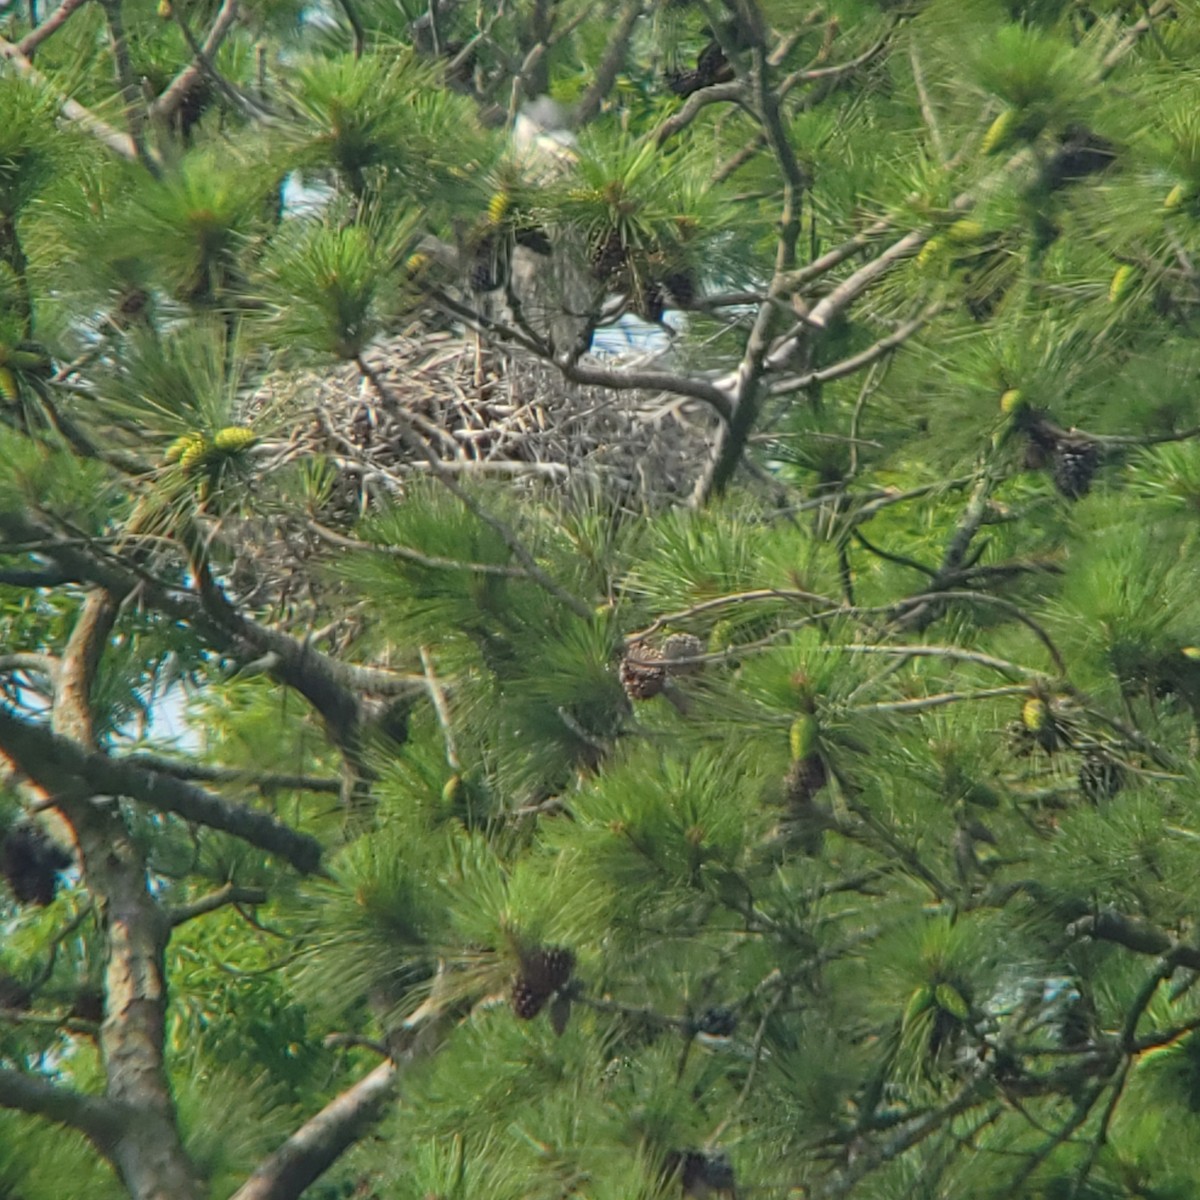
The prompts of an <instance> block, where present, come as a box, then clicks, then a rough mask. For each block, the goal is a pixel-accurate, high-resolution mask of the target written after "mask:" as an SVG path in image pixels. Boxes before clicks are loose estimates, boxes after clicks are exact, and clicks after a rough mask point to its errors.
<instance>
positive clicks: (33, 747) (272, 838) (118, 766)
mask: <svg viewBox="0 0 1200 1200" xmlns="http://www.w3.org/2000/svg"><path fill="white" fill-rule="evenodd" d="M0 746H2V747H3V748H4V750H5V752H6V753H7V754H8V755H9V756H10V757H11V758H12V759H13V761H14V762H15V763H16V764H17V765H18V766H19V767H20V769H21V770H22V771H24V773H25V774H26V775H28V776H29V778H30V779H32V780H34V781H35V782H36V783H37V784H38V785H39V786H40V787H42V788H44V789H45V790H46V791H47V792H50V793H51V794H58V793H63V794H65V795H74V796H91V795H97V794H99V795H109V796H128V797H130V798H131V799H133V800H137V801H140V802H141V803H143V804H147V805H149V806H150V807H151V808H155V809H158V810H159V811H160V812H172V813H175V814H176V815H178V816H181V817H183V818H184V819H185V820H187V821H195V822H196V823H197V824H199V825H206V826H208V827H209V828H212V829H220V830H222V831H224V832H225V833H229V834H232V835H233V836H234V837H238V838H241V839H242V840H243V841H246V842H249V843H250V844H251V845H252V846H257V847H258V848H259V849H261V850H266V851H268V852H269V853H271V854H275V855H277V856H278V857H280V858H282V859H284V860H285V861H286V862H289V863H291V865H292V866H294V867H295V868H296V870H298V871H301V872H304V873H305V874H308V873H311V872H313V871H315V870H317V869H318V868H319V866H320V863H321V843H320V842H319V841H317V839H316V838H313V837H309V836H308V835H307V834H303V833H297V832H296V831H295V830H293V829H291V828H289V827H288V826H287V825H285V824H284V823H283V822H282V821H279V820H277V819H276V818H275V817H273V816H271V815H270V814H269V813H264V812H259V811H258V810H256V809H252V808H247V807H245V806H243V805H240V804H233V803H231V802H229V801H227V800H222V799H221V798H220V797H217V796H214V795H212V794H211V793H209V792H206V791H203V790H202V789H200V788H198V787H195V786H194V785H192V784H190V783H187V782H185V781H184V780H181V779H173V778H171V777H170V776H168V775H164V774H162V773H161V772H157V771H151V770H147V769H146V768H145V767H139V766H136V765H133V764H131V763H128V762H122V761H121V760H120V759H115V758H111V757H110V756H109V755H107V754H103V753H100V752H98V751H87V750H85V749H83V748H82V747H81V746H79V745H78V744H77V743H76V742H75V741H73V740H72V739H71V738H68V737H63V736H61V735H60V734H57V733H53V732H51V731H50V730H49V729H46V728H45V727H44V726H40V725H35V724H32V723H31V722H27V721H23V720H21V719H20V718H19V717H17V716H16V715H15V714H13V713H12V712H11V710H9V709H6V708H0Z"/></svg>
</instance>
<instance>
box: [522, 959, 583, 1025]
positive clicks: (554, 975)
mask: <svg viewBox="0 0 1200 1200" xmlns="http://www.w3.org/2000/svg"><path fill="white" fill-rule="evenodd" d="M574 969H575V955H574V954H573V953H572V952H571V951H570V950H568V949H567V948H566V947H565V946H540V947H539V948H538V949H536V950H531V951H527V952H524V953H522V954H521V967H520V970H519V971H518V972H517V976H516V978H515V979H514V980H513V985H512V1010H513V1012H514V1013H515V1014H516V1015H517V1016H518V1017H519V1018H520V1019H521V1020H522V1021H531V1020H532V1019H533V1018H534V1017H536V1016H537V1015H538V1013H540V1012H541V1011H542V1009H543V1008H544V1007H545V1006H546V1001H547V1000H549V999H550V997H551V996H553V995H554V993H555V992H557V991H558V990H559V989H560V988H563V987H565V986H566V985H567V984H568V983H569V982H570V980H571V972H572V971H574ZM564 1028H565V1024H564Z"/></svg>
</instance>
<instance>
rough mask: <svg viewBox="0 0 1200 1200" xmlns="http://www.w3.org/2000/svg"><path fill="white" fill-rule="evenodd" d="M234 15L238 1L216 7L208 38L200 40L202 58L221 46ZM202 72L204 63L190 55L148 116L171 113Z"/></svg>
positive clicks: (181, 101) (232, 23) (162, 117)
mask: <svg viewBox="0 0 1200 1200" xmlns="http://www.w3.org/2000/svg"><path fill="white" fill-rule="evenodd" d="M237 18H238V0H225V2H224V3H223V4H222V5H221V7H220V8H219V9H218V10H217V15H216V17H215V18H214V20H213V24H212V28H211V29H210V30H209V31H208V37H206V38H205V39H204V47H203V49H204V57H206V58H208V59H209V60H210V61H211V59H212V57H213V55H215V54H216V52H217V51H218V50H219V49H220V48H221V43H222V42H223V41H224V40H225V36H226V34H228V33H229V31H230V30H231V29H232V28H233V25H234V22H235V21H236V20H237ZM203 71H204V63H203V61H202V59H201V58H200V57H196V58H194V59H193V60H192V61H191V62H190V63H189V64H188V65H187V66H186V67H184V69H183V70H182V71H180V72H179V74H178V75H176V76H175V78H174V79H172V80H171V82H170V83H169V84H167V86H166V87H165V88H164V89H163V92H162V95H160V96H159V97H158V99H157V100H155V101H154V103H153V104H152V105H151V106H150V116H151V117H153V118H154V119H155V120H162V119H164V118H166V117H170V116H172V115H174V113H175V110H176V109H177V108H178V107H179V106H180V105H181V104H182V103H183V101H184V98H185V97H186V96H187V94H188V92H190V91H191V90H192V88H193V87H195V85H196V83H197V81H198V80H199V78H200V76H201V74H202V73H203Z"/></svg>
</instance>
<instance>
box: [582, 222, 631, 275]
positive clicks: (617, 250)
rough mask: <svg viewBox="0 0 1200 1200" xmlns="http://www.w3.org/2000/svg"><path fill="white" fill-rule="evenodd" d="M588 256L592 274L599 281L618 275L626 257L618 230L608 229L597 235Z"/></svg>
mask: <svg viewBox="0 0 1200 1200" xmlns="http://www.w3.org/2000/svg"><path fill="white" fill-rule="evenodd" d="M588 258H589V259H590V260H591V264H592V274H593V275H595V277H596V278H597V279H598V280H600V281H601V282H605V281H607V280H610V279H612V278H613V276H615V275H619V274H620V273H621V270H622V269H623V268H624V266H625V263H626V259H627V255H626V252H625V243H624V241H623V240H622V239H621V234H620V232H619V231H618V230H616V229H610V230H608V232H607V233H605V234H603V235H602V236H599V237H597V238H596V239H595V240H594V241H593V242H592V245H591V247H590V249H589V251H588Z"/></svg>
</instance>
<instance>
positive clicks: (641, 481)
mask: <svg viewBox="0 0 1200 1200" xmlns="http://www.w3.org/2000/svg"><path fill="white" fill-rule="evenodd" d="M365 357H366V361H367V364H368V366H369V367H370V368H371V370H372V371H374V372H375V373H376V375H377V379H378V380H379V382H380V383H381V384H382V387H381V388H377V387H375V386H374V385H373V384H372V382H371V381H370V380H368V379H367V378H365V377H364V376H363V375H362V374H361V373H360V372H359V370H358V368H357V367H356V366H354V365H352V364H351V365H348V366H345V367H340V368H336V369H333V370H330V371H325V372H315V371H306V372H301V373H298V374H293V375H287V376H282V377H279V378H277V379H275V380H272V381H271V382H270V383H269V384H268V385H267V386H266V387H265V388H264V389H263V390H262V391H261V392H260V393H259V395H258V397H257V398H256V400H257V406H258V407H259V408H260V409H262V410H265V411H266V412H269V413H272V414H273V415H276V419H278V416H277V414H280V413H284V414H287V418H286V419H287V420H289V421H290V422H292V423H293V432H292V434H291V436H290V442H291V446H292V449H293V452H294V454H295V455H297V456H300V455H306V454H307V455H312V454H319V455H323V456H324V457H325V458H326V460H327V461H329V462H332V463H334V464H335V465H336V466H337V468H338V471H339V473H340V475H341V476H342V480H343V484H344V487H343V489H342V490H343V492H344V496H343V502H344V503H348V504H350V505H353V506H354V507H355V508H357V510H358V511H359V512H360V513H361V512H366V511H369V510H370V508H371V506H372V504H373V503H374V502H375V501H376V500H377V499H379V498H381V497H383V496H387V495H392V496H394V495H397V494H402V493H403V490H404V482H405V480H406V479H407V478H411V476H412V475H413V474H414V473H418V474H422V475H428V474H429V473H430V471H431V465H430V461H429V459H430V457H432V458H434V459H436V461H437V462H438V463H440V464H441V466H442V468H443V469H444V470H446V471H449V472H451V473H453V475H454V476H455V478H457V479H458V480H459V481H460V482H462V483H468V482H470V481H472V480H476V479H496V478H503V479H509V480H511V481H512V482H513V483H514V484H515V485H517V486H519V487H529V488H545V487H547V486H549V487H550V488H552V489H564V488H566V487H568V486H571V485H575V484H578V483H581V482H587V483H589V484H591V485H593V487H592V489H591V491H592V494H595V489H596V487H597V486H598V487H599V489H600V490H601V491H602V493H603V494H604V495H605V497H606V498H607V499H608V500H609V501H610V502H614V503H616V504H619V505H621V506H626V507H629V508H631V509H634V510H636V511H645V510H647V509H658V508H662V507H664V506H667V505H670V504H672V503H677V502H678V501H680V500H682V499H684V498H686V496H687V495H688V493H689V492H690V491H691V488H692V486H693V484H694V482H695V478H696V475H697V474H698V472H699V470H700V468H701V467H702V465H703V463H704V461H705V459H706V457H707V455H708V453H709V448H710V445H711V439H712V437H713V434H714V432H715V422H714V421H713V419H712V417H711V415H710V414H709V413H708V412H707V410H705V409H704V407H703V405H700V404H697V403H695V402H693V401H687V400H681V399H679V398H678V397H672V396H668V395H665V394H663V393H657V394H652V393H646V392H641V391H632V390H631V391H614V390H611V389H608V388H603V387H595V386H586V385H577V384H572V383H569V382H567V381H565V380H564V379H563V377H562V375H561V374H560V373H559V371H558V370H557V369H556V368H555V367H554V366H553V364H551V363H547V362H544V361H542V360H541V359H538V358H535V357H533V356H532V355H529V354H526V353H524V352H521V351H512V350H504V351H500V350H497V349H495V348H491V347H486V346H479V345H478V344H477V343H476V341H475V338H474V335H472V334H466V335H463V334H461V333H453V332H435V333H430V332H428V331H427V330H425V329H423V328H420V327H417V328H413V329H410V330H407V331H405V332H404V333H401V334H398V335H396V336H393V337H391V338H389V339H388V340H387V341H386V342H382V343H380V344H378V345H376V346H375V347H373V348H372V349H371V350H370V351H368V353H367V354H366V356H365Z"/></svg>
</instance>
